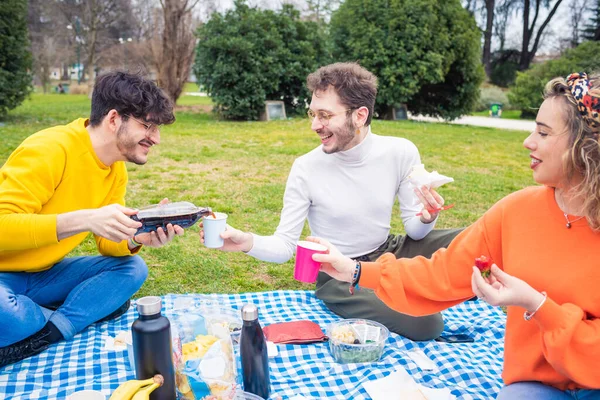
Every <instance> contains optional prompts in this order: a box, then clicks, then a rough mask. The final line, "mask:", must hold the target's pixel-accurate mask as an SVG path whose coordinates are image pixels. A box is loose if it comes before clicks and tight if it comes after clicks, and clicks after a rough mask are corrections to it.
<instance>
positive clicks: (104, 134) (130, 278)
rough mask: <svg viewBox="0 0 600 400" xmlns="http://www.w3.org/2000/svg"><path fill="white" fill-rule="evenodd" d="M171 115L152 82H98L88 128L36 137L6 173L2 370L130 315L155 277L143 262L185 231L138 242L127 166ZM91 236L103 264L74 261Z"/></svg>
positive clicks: (2, 182)
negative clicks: (144, 250) (134, 299)
mask: <svg viewBox="0 0 600 400" xmlns="http://www.w3.org/2000/svg"><path fill="white" fill-rule="evenodd" d="M174 120H175V117H174V115H173V106H172V103H171V101H170V100H169V99H168V97H167V96H166V95H165V94H164V93H163V92H162V91H161V90H160V89H159V88H158V87H157V86H156V85H155V84H154V83H153V82H151V81H149V80H146V79H144V78H142V77H140V76H138V75H133V74H127V73H123V72H113V73H108V74H105V75H103V76H100V77H98V79H97V81H96V84H95V87H94V92H93V96H92V110H91V115H90V118H89V119H83V118H82V119H77V120H75V121H73V122H71V123H69V124H67V125H62V126H55V127H52V128H48V129H45V130H42V131H40V132H37V133H35V134H34V135H32V136H30V137H28V138H27V139H25V140H24V141H23V143H21V144H20V145H19V146H18V147H17V149H16V150H15V151H14V152H13V153H12V154H11V155H10V157H9V158H8V160H7V161H6V163H5V164H4V165H3V166H2V168H1V169H0V232H2V233H1V234H0V321H1V323H0V367H2V366H5V365H8V364H12V363H15V362H18V361H20V360H23V359H25V358H27V357H30V356H33V355H35V354H38V353H40V352H41V351H43V350H45V349H46V348H48V346H49V345H50V344H52V343H55V342H58V341H60V340H63V339H67V340H68V339H71V338H72V337H73V336H74V335H75V334H77V333H78V332H80V331H81V330H83V329H85V328H86V327H87V326H88V325H90V324H93V323H94V322H96V321H102V320H106V319H107V318H114V317H117V316H119V315H121V314H123V313H124V312H125V311H127V309H128V308H129V298H130V297H131V296H132V295H133V294H134V293H135V292H136V291H137V290H138V289H139V288H140V287H141V286H142V284H143V283H144V281H145V279H146V276H147V274H148V268H147V266H146V263H145V262H144V261H143V260H142V259H141V258H140V257H139V256H137V255H135V254H137V253H138V252H139V251H140V249H141V246H142V245H146V246H151V247H161V246H163V245H165V244H167V243H168V242H169V241H171V240H172V239H173V237H175V236H176V235H181V234H183V229H182V228H181V227H179V226H172V225H169V226H167V229H166V230H163V229H162V228H159V229H158V231H155V232H150V233H142V234H139V235H135V233H136V231H137V229H138V228H139V227H140V226H141V223H140V222H138V221H134V220H133V219H131V218H130V216H131V215H134V214H135V213H136V212H137V211H136V210H134V209H131V208H127V207H125V191H126V186H127V180H128V178H127V169H126V167H125V161H128V162H133V163H135V164H138V165H143V164H145V163H146V161H147V158H148V153H149V152H150V149H151V148H152V146H154V145H157V144H159V142H160V131H159V125H162V124H170V123H173V122H174ZM89 232H91V233H92V234H93V235H94V238H95V240H96V245H97V247H98V251H99V252H100V254H101V255H100V256H87V257H68V258H65V257H66V256H67V255H68V254H69V253H70V252H71V251H72V250H73V249H74V248H75V247H77V246H78V245H79V244H80V243H81V242H82V241H83V240H84V239H85V238H86V236H87V235H88V233H89Z"/></svg>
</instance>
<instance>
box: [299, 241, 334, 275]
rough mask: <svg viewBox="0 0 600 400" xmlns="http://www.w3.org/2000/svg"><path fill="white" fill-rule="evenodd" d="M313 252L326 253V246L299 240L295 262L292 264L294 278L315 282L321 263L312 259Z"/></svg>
mask: <svg viewBox="0 0 600 400" xmlns="http://www.w3.org/2000/svg"><path fill="white" fill-rule="evenodd" d="M315 253H321V254H324V253H327V247H325V246H323V245H322V244H319V243H314V242H307V241H304V240H301V241H299V242H298V246H297V247H296V264H295V265H294V279H296V280H297V281H300V282H306V283H315V282H316V281H317V275H319V268H320V267H321V263H320V262H317V261H314V260H313V259H312V255H313V254H315Z"/></svg>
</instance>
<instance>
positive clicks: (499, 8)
mask: <svg viewBox="0 0 600 400" xmlns="http://www.w3.org/2000/svg"><path fill="white" fill-rule="evenodd" d="M518 2H519V0H501V1H500V2H499V3H497V4H496V11H495V17H494V35H495V36H496V37H497V38H498V42H499V47H498V51H500V52H503V51H504V50H505V49H504V45H505V43H506V27H507V25H508V22H509V19H510V16H511V15H512V13H513V12H514V10H515V8H516V6H517V3H518Z"/></svg>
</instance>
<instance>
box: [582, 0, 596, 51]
mask: <svg viewBox="0 0 600 400" xmlns="http://www.w3.org/2000/svg"><path fill="white" fill-rule="evenodd" d="M586 11H588V12H589V13H590V18H589V20H588V22H587V24H585V26H584V28H583V32H582V33H581V37H582V38H583V39H585V40H596V41H598V40H600V0H596V1H595V2H594V3H593V5H592V6H591V7H589V8H588V9H587V10H586Z"/></svg>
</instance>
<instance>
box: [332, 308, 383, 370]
mask: <svg viewBox="0 0 600 400" xmlns="http://www.w3.org/2000/svg"><path fill="white" fill-rule="evenodd" d="M389 334H390V332H389V330H388V329H387V328H386V327H385V326H383V325H381V324H380V323H378V322H375V321H370V320H368V319H356V318H355V319H344V320H341V321H337V322H333V323H331V324H329V326H328V327H327V336H329V350H330V352H331V355H332V356H333V358H334V359H335V361H336V362H338V363H341V364H347V363H368V362H377V361H379V359H380V358H381V355H382V354H383V350H384V347H385V342H386V341H387V338H388V336H389Z"/></svg>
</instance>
